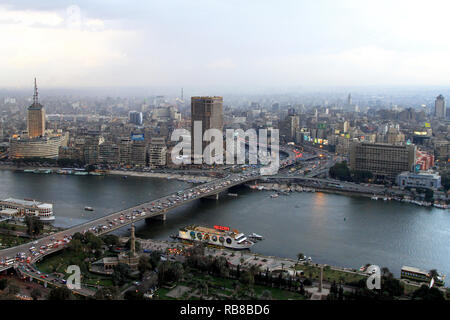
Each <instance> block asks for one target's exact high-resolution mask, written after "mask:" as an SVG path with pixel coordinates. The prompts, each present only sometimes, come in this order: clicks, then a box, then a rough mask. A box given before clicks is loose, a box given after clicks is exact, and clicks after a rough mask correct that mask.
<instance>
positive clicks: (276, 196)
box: [270, 193, 279, 198]
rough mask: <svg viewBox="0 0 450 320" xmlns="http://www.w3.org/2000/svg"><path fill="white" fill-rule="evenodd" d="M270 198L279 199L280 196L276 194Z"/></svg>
mask: <svg viewBox="0 0 450 320" xmlns="http://www.w3.org/2000/svg"><path fill="white" fill-rule="evenodd" d="M270 197H271V198H278V197H279V194H278V193H274V194H272V195H271V196H270Z"/></svg>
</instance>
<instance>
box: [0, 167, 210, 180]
mask: <svg viewBox="0 0 450 320" xmlns="http://www.w3.org/2000/svg"><path fill="white" fill-rule="evenodd" d="M61 169H62V168H60V167H20V168H18V167H17V166H11V165H1V166H0V170H11V171H21V172H23V171H25V170H38V171H41V172H42V173H48V174H50V173H57V171H58V170H61ZM47 170H50V171H51V172H45V171H47ZM26 173H33V174H38V173H34V172H26ZM102 175H119V176H131V177H141V178H159V179H167V180H170V179H175V180H178V181H186V182H190V183H205V182H209V181H211V180H213V179H214V178H211V177H205V176H198V175H192V174H189V175H186V174H181V173H160V172H138V171H125V170H106V171H105V173H104V174H102Z"/></svg>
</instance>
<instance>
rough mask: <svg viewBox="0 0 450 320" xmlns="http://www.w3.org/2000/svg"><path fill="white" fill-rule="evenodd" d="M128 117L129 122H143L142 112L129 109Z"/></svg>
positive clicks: (136, 123)
mask: <svg viewBox="0 0 450 320" xmlns="http://www.w3.org/2000/svg"><path fill="white" fill-rule="evenodd" d="M129 117H130V123H133V124H135V125H138V126H141V125H142V122H143V116H142V112H138V111H130V114H129Z"/></svg>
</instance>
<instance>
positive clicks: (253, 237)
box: [248, 232, 263, 240]
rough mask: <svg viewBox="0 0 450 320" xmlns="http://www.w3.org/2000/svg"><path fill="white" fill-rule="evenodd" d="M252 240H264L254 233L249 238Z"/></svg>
mask: <svg viewBox="0 0 450 320" xmlns="http://www.w3.org/2000/svg"><path fill="white" fill-rule="evenodd" d="M248 237H249V238H250V239H255V240H262V239H263V236H261V235H259V234H256V233H254V232H253V233H252V234H251V235H249V236H248Z"/></svg>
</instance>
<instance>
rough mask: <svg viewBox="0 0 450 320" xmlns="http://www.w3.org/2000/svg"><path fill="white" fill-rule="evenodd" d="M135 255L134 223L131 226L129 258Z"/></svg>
mask: <svg viewBox="0 0 450 320" xmlns="http://www.w3.org/2000/svg"><path fill="white" fill-rule="evenodd" d="M135 255H136V237H135V235H134V223H133V224H132V225H131V243H130V257H131V258H134V256H135Z"/></svg>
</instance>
